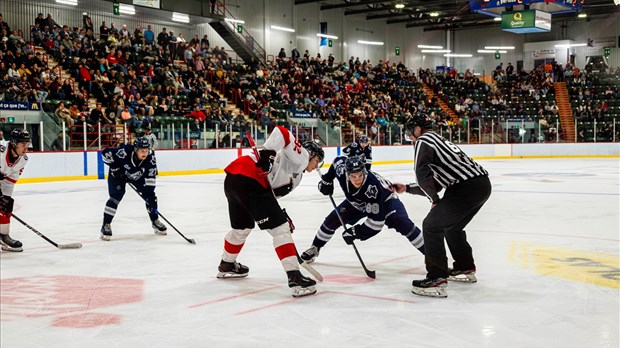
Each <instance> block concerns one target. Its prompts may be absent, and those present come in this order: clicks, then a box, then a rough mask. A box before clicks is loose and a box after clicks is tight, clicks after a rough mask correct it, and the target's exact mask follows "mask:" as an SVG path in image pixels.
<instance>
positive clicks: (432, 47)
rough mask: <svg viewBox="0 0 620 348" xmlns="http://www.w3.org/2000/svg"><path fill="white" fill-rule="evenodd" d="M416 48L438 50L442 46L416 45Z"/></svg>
mask: <svg viewBox="0 0 620 348" xmlns="http://www.w3.org/2000/svg"><path fill="white" fill-rule="evenodd" d="M418 48H429V49H432V50H440V49H442V48H443V46H430V45H418Z"/></svg>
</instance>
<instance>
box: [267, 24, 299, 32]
mask: <svg viewBox="0 0 620 348" xmlns="http://www.w3.org/2000/svg"><path fill="white" fill-rule="evenodd" d="M271 29H275V30H281V31H288V32H289V33H294V32H295V29H291V28H285V27H279V26H277V25H272V26H271Z"/></svg>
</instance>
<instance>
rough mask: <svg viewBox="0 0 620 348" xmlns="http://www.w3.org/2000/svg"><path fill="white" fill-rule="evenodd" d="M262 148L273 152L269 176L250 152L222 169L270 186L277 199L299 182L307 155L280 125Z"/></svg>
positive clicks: (291, 135)
mask: <svg viewBox="0 0 620 348" xmlns="http://www.w3.org/2000/svg"><path fill="white" fill-rule="evenodd" d="M263 148H264V149H266V150H273V151H275V152H276V157H275V159H274V162H273V166H272V168H271V172H269V175H268V176H265V174H264V173H263V172H262V169H261V168H259V167H257V166H256V162H257V160H258V159H257V158H256V157H255V156H254V155H253V154H252V155H247V156H241V157H239V158H237V159H236V160H234V161H233V162H232V163H231V164H229V165H228V166H227V167H226V169H224V171H225V172H226V173H228V174H240V175H244V176H247V177H250V178H253V179H255V180H256V181H258V182H259V183H260V184H261V185H262V186H263V187H264V188H268V187H269V185H271V188H272V189H273V192H274V194H275V195H276V197H278V198H279V197H283V196H286V195H287V194H288V193H290V192H291V191H293V189H294V188H295V187H297V186H298V185H299V183H300V182H301V178H302V176H303V172H304V170H305V169H306V167H307V166H308V162H309V161H310V154H309V153H308V151H307V150H306V149H305V148H304V147H303V146H301V144H300V143H299V142H298V141H297V140H296V139H295V137H294V136H293V134H291V132H289V130H288V129H286V128H285V127H281V126H278V127H276V128H274V130H273V132H272V133H271V135H270V136H269V138H268V139H267V141H266V142H265V144H264V146H263ZM267 179H268V180H269V182H267Z"/></svg>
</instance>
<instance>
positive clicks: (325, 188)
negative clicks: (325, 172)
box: [319, 180, 334, 196]
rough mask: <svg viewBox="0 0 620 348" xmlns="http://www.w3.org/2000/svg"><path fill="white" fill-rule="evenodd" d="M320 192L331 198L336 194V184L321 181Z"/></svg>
mask: <svg viewBox="0 0 620 348" xmlns="http://www.w3.org/2000/svg"><path fill="white" fill-rule="evenodd" d="M319 191H321V193H322V194H324V195H325V196H330V195H332V194H333V193H334V183H333V182H329V181H325V180H321V181H319Z"/></svg>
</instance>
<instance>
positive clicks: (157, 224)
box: [153, 219, 168, 236]
mask: <svg viewBox="0 0 620 348" xmlns="http://www.w3.org/2000/svg"><path fill="white" fill-rule="evenodd" d="M167 229H168V228H167V227H166V225H164V224H162V223H161V221H159V219H157V220H155V221H153V232H155V234H158V235H160V236H165V235H167V234H168V232H166V230H167Z"/></svg>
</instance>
